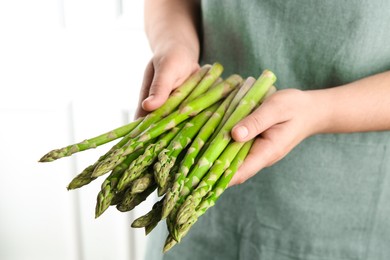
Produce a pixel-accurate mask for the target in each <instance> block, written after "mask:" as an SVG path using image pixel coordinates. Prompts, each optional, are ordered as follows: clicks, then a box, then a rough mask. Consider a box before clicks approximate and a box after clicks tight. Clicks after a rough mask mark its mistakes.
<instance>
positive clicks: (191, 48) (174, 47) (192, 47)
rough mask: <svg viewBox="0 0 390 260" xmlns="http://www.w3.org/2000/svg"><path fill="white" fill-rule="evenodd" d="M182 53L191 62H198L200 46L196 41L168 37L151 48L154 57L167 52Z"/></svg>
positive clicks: (164, 54)
mask: <svg viewBox="0 0 390 260" xmlns="http://www.w3.org/2000/svg"><path fill="white" fill-rule="evenodd" d="M172 52H176V53H183V54H185V56H186V57H187V58H189V59H191V61H193V62H196V63H197V62H198V60H199V55H200V47H199V44H197V43H190V42H185V41H183V40H176V39H169V40H167V41H161V42H160V43H159V44H156V45H155V46H154V48H153V54H154V56H156V57H164V56H166V55H167V54H169V53H172Z"/></svg>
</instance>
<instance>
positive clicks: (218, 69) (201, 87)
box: [180, 63, 223, 107]
mask: <svg viewBox="0 0 390 260" xmlns="http://www.w3.org/2000/svg"><path fill="white" fill-rule="evenodd" d="M222 72H223V66H222V65H221V64H219V63H214V64H213V66H212V67H211V68H210V70H209V71H208V72H207V73H206V75H205V76H204V77H203V79H202V80H201V81H200V82H199V84H198V85H197V86H196V88H195V89H194V90H193V91H192V92H191V93H190V95H189V96H188V97H187V98H186V99H185V100H184V101H183V103H182V104H180V107H184V106H185V105H187V104H188V102H190V101H192V100H194V99H195V98H197V97H198V96H200V95H202V94H203V93H205V92H206V91H207V90H208V89H209V88H210V87H212V86H213V84H214V83H215V82H217V81H219V76H220V75H221V74H222Z"/></svg>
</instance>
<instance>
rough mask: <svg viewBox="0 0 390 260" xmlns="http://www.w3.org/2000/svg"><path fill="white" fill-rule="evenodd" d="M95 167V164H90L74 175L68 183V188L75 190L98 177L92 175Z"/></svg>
mask: <svg viewBox="0 0 390 260" xmlns="http://www.w3.org/2000/svg"><path fill="white" fill-rule="evenodd" d="M94 169H95V165H90V166H88V167H87V168H85V169H84V170H83V171H82V172H81V173H79V174H78V175H77V176H76V177H74V178H73V179H72V180H71V182H70V183H69V184H68V186H67V189H68V190H74V189H78V188H81V187H83V186H84V185H87V184H89V183H90V182H92V181H93V180H95V179H96V177H92V172H93V170H94Z"/></svg>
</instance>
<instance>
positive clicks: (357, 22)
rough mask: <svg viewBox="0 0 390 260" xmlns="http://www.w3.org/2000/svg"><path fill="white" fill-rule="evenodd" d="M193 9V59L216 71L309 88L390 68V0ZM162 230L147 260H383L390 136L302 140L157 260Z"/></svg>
mask: <svg viewBox="0 0 390 260" xmlns="http://www.w3.org/2000/svg"><path fill="white" fill-rule="evenodd" d="M202 15H203V16H202V19H203V50H202V62H203V63H213V62H215V61H219V62H221V63H222V64H223V65H224V67H225V76H227V75H229V74H231V73H239V74H240V75H242V76H258V75H259V74H260V73H261V71H262V70H263V69H271V70H272V71H274V72H275V74H276V75H277V76H278V81H277V84H276V85H277V87H278V88H279V89H284V88H300V89H304V90H306V89H320V88H327V87H334V86H339V85H342V84H345V83H348V82H351V81H355V80H357V79H360V78H362V77H366V76H368V75H372V74H375V73H379V72H383V71H386V70H390V1H385V0H344V1H339V0H324V1H315V0H295V1H294V0H290V1H287V0H258V1H255V0H246V1H234V0H208V1H203V2H202ZM389 88H390V86H389ZM165 229H166V227H165V226H164V225H162V224H160V225H159V226H158V229H157V230H156V231H154V232H153V233H152V235H151V236H152V238H151V241H150V244H149V247H148V253H147V259H148V260H150V259H152V260H157V259H164V260H176V259H178V260H179V259H180V260H200V259H208V260H213V259H216V260H222V259H223V260H230V259H231V260H238V259H240V260H253V259H259V260H292V259H294V260H297V259H305V260H347V259H348V260H349V259H354V260H357V259H361V260H388V259H390V133H389V132H373V133H354V134H328V135H317V136H313V137H311V138H308V139H307V140H305V141H303V142H302V143H301V144H300V145H298V146H297V147H296V148H295V149H294V150H293V151H292V152H291V153H290V154H288V155H287V156H286V157H285V158H284V159H283V160H281V161H280V162H278V163H277V164H275V165H274V166H272V167H269V168H267V169H264V170H263V171H261V172H260V173H258V174H257V175H256V176H255V177H253V178H252V179H251V180H249V181H247V182H246V183H244V184H243V185H240V186H237V187H233V188H230V189H228V190H227V191H226V192H225V193H224V194H223V195H222V197H221V199H220V200H219V201H218V202H217V204H216V205H215V206H214V207H213V208H211V209H210V210H209V211H208V212H207V213H206V214H205V215H203V216H202V217H201V218H200V219H199V221H198V222H197V223H196V224H195V225H194V226H193V228H192V229H191V231H190V232H189V234H188V235H187V236H186V237H185V238H184V239H183V240H182V242H181V243H180V244H178V245H176V246H175V247H174V248H173V249H172V250H171V251H169V252H168V253H167V254H165V255H164V257H163V258H162V255H161V254H159V252H160V251H161V250H162V244H163V242H164V240H165V236H166V230H165Z"/></svg>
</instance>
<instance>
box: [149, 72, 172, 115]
mask: <svg viewBox="0 0 390 260" xmlns="http://www.w3.org/2000/svg"><path fill="white" fill-rule="evenodd" d="M174 72H175V69H173V68H171V67H170V66H159V67H158V68H155V72H154V76H153V80H152V83H151V84H150V88H149V95H148V97H147V98H146V99H145V100H144V101H143V102H142V108H143V109H145V110H146V111H152V110H155V109H156V108H159V107H160V106H161V105H162V104H164V102H165V101H166V100H167V99H168V97H169V94H170V93H171V91H172V89H173V88H174V87H175V86H174V85H175V83H176V81H177V77H176V76H175V73H174Z"/></svg>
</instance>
